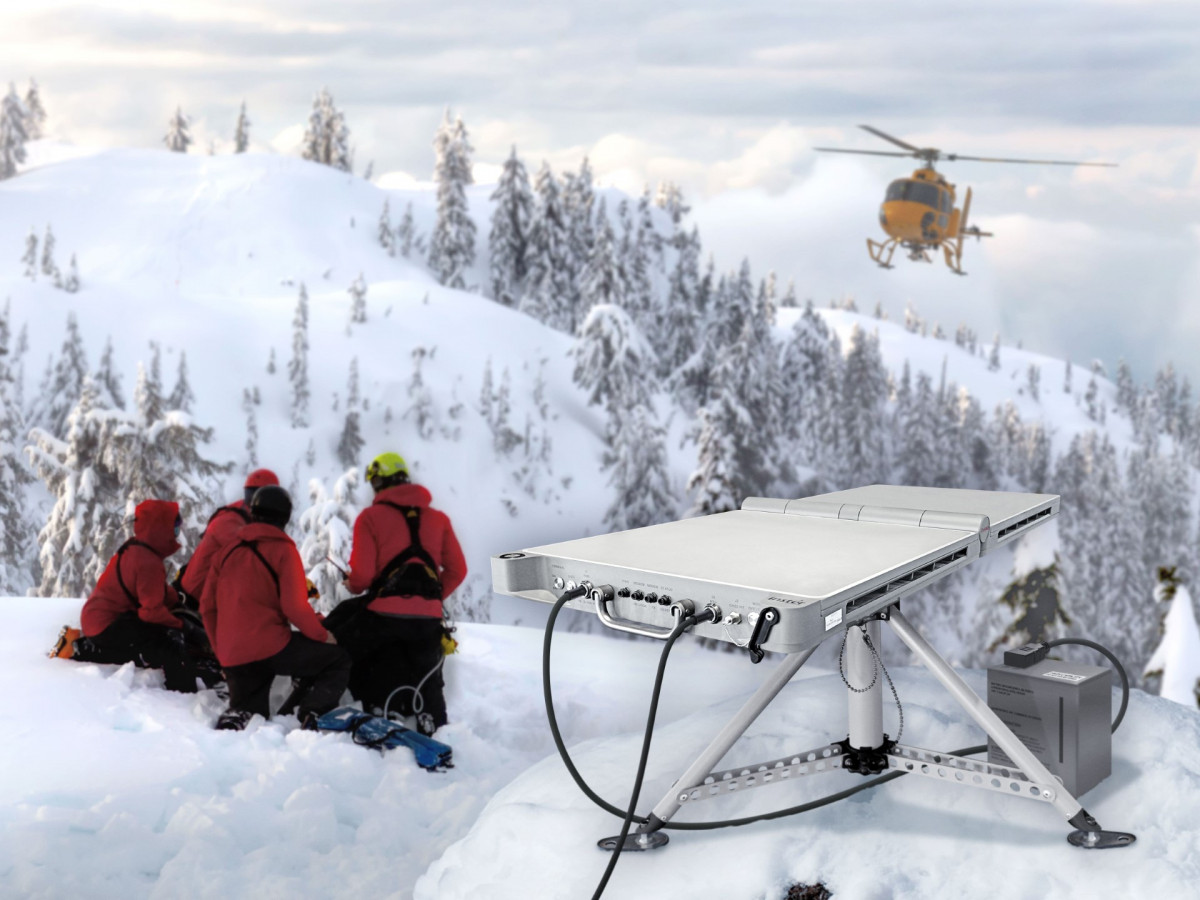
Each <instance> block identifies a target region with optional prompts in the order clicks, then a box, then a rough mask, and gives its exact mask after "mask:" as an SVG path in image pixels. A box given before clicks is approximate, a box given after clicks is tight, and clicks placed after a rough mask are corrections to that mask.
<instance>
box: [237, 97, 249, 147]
mask: <svg viewBox="0 0 1200 900" xmlns="http://www.w3.org/2000/svg"><path fill="white" fill-rule="evenodd" d="M249 149H250V120H249V119H248V118H247V117H246V101H245V100H243V101H242V108H241V109H240V110H239V111H238V117H237V125H236V126H235V127H234V129H233V152H234V153H245V152H246V151H247V150H249Z"/></svg>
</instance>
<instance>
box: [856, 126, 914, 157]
mask: <svg viewBox="0 0 1200 900" xmlns="http://www.w3.org/2000/svg"><path fill="white" fill-rule="evenodd" d="M858 127H859V128H861V129H862V130H863V131H869V132H871V134H873V135H875V137H878V138H883V139H884V140H885V141H890V142H891V143H893V144H895V145H896V146H897V147H903V148H904V149H905V150H908V151H910V152H912V153H920V152H921V148H920V147H914V146H913V145H912V144H906V143H904V141H902V140H900V138H895V137H892V136H891V135H890V134H887V133H886V132H883V131H880V130H879V129H878V128H874V127H872V126H870V125H859V126H858Z"/></svg>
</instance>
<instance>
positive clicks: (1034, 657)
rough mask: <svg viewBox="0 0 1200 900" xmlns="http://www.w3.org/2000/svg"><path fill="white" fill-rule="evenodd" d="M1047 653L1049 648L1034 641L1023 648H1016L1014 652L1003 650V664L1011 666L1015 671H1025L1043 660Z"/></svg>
mask: <svg viewBox="0 0 1200 900" xmlns="http://www.w3.org/2000/svg"><path fill="white" fill-rule="evenodd" d="M1049 651H1050V648H1049V647H1047V646H1046V645H1045V644H1043V643H1041V642H1040V641H1035V642H1033V643H1030V644H1025V645H1024V646H1023V647H1018V648H1017V649H1016V650H1005V651H1004V664H1005V665H1006V666H1012V667H1013V668H1015V669H1027V668H1029V667H1030V666H1032V665H1033V664H1034V663H1036V662H1041V661H1042V660H1043V659H1045V658H1046V654H1047V653H1048V652H1049Z"/></svg>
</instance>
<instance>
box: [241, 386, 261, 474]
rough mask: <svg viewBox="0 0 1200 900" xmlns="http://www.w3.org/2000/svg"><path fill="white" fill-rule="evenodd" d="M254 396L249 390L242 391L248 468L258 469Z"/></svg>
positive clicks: (256, 415) (256, 419) (256, 421)
mask: <svg viewBox="0 0 1200 900" xmlns="http://www.w3.org/2000/svg"><path fill="white" fill-rule="evenodd" d="M254 407H255V403H254V394H252V393H251V391H250V389H249V388H245V389H244V390H243V391H242V412H244V413H245V414H246V467H247V468H248V469H257V468H258V413H257V411H256V410H255V408H254Z"/></svg>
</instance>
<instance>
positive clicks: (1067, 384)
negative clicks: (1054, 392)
mask: <svg viewBox="0 0 1200 900" xmlns="http://www.w3.org/2000/svg"><path fill="white" fill-rule="evenodd" d="M1063 393H1064V394H1069V393H1071V360H1070V359H1068V360H1067V364H1066V371H1065V372H1064V373H1063Z"/></svg>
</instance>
